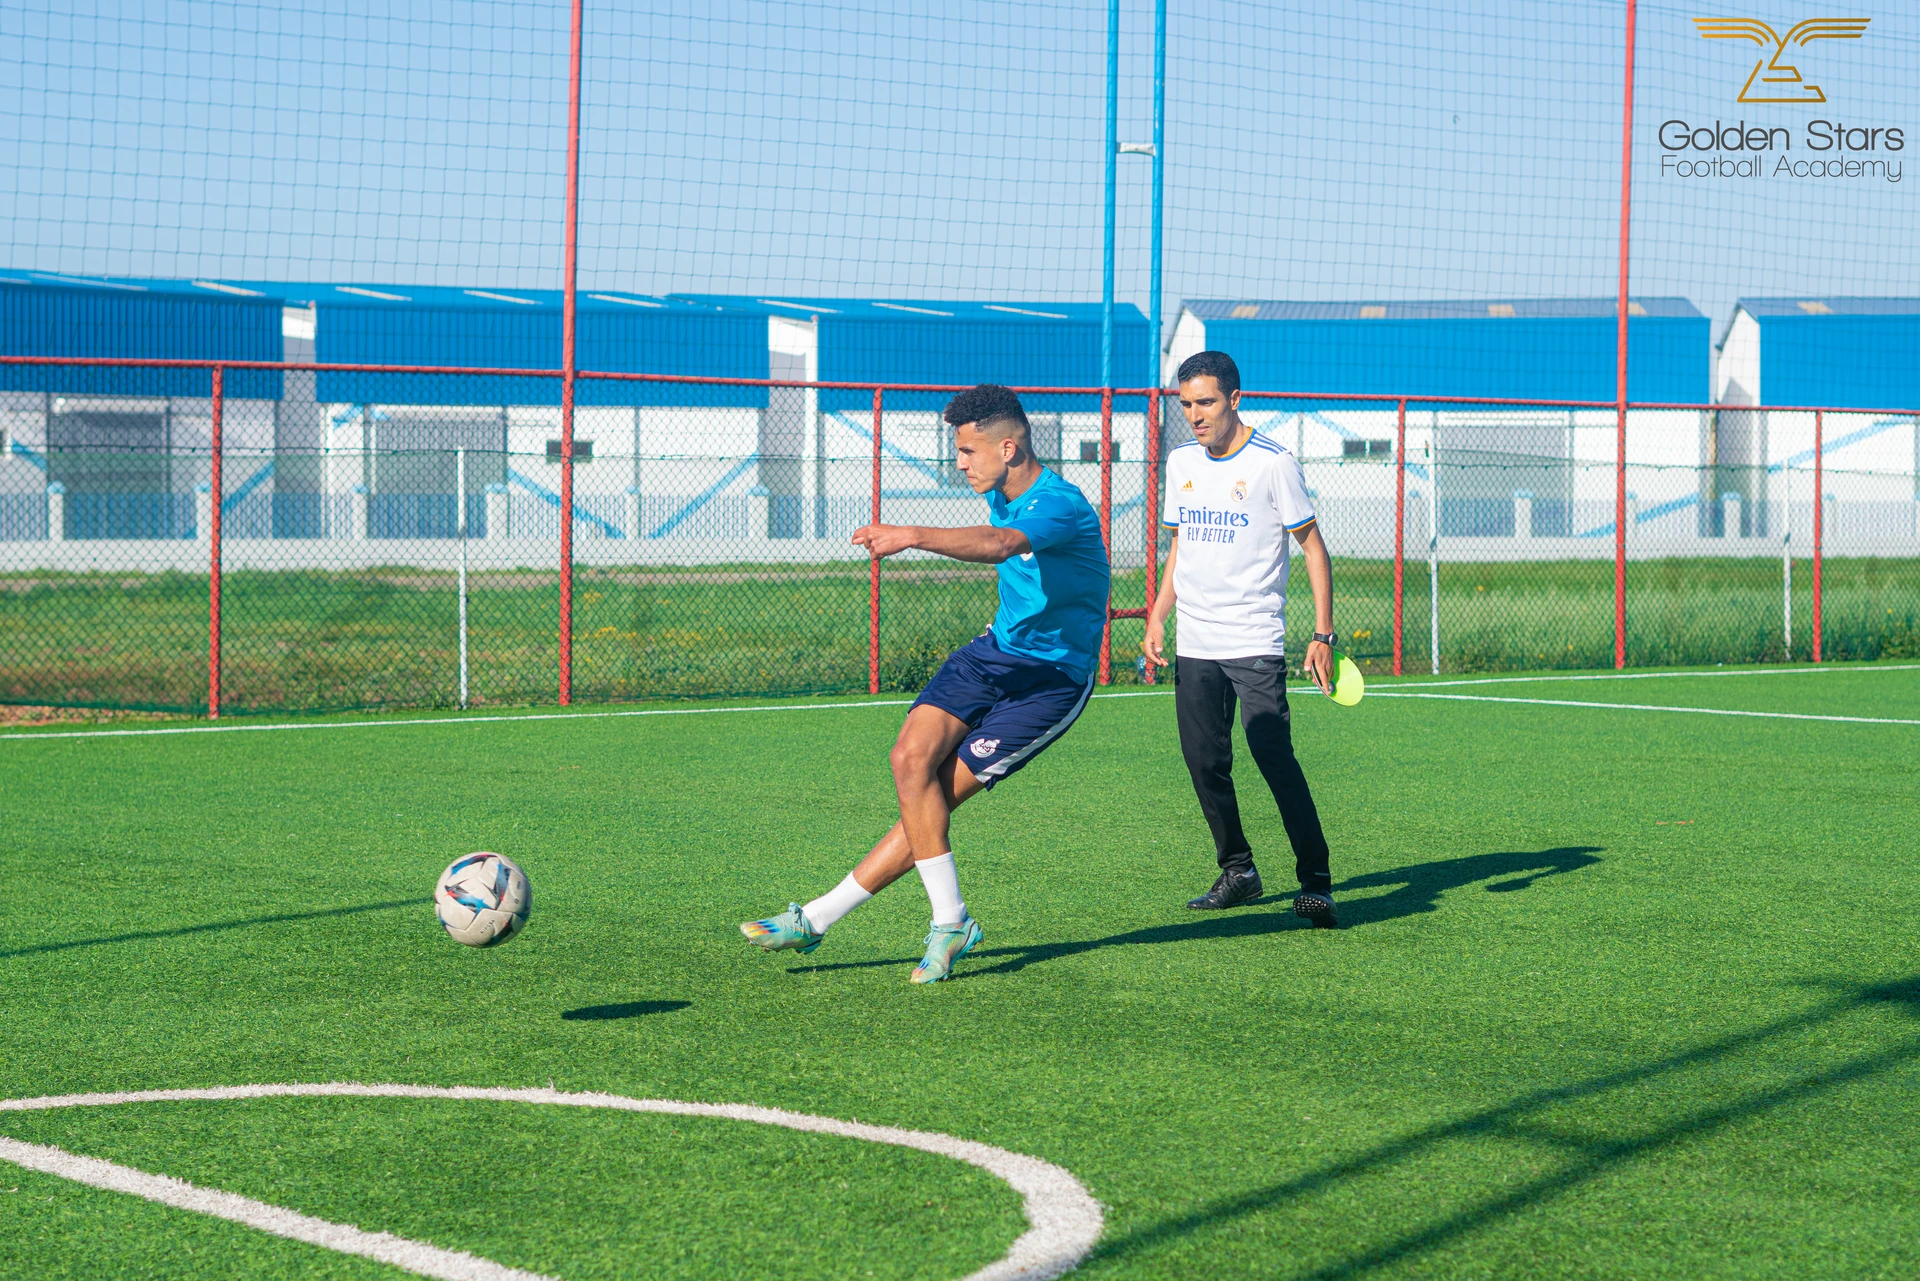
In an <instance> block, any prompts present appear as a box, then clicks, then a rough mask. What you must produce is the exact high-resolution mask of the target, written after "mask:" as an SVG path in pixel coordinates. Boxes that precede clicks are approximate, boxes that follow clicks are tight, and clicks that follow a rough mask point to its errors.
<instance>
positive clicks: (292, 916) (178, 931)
mask: <svg viewBox="0 0 1920 1281" xmlns="http://www.w3.org/2000/svg"><path fill="white" fill-rule="evenodd" d="M428 902H431V900H429V899H413V898H403V899H393V900H391V901H389V902H386V903H360V904H356V905H355V906H353V907H323V908H319V909H316V910H314V911H311V912H279V913H276V914H275V915H272V916H249V917H245V918H242V919H240V920H236V921H208V922H206V923H204V924H201V925H177V926H174V927H173V928H171V929H164V930H129V931H128V932H126V933H125V934H103V935H101V936H99V937H98V938H90V939H67V940H65V941H64V942H60V943H35V944H32V945H31V946H29V947H15V948H8V949H6V950H5V951H0V960H6V959H8V958H10V957H15V956H37V955H39V954H40V953H42V952H67V951H71V950H73V949H74V948H81V947H105V946H106V945H108V944H110V943H147V942H151V941H153V940H155V939H174V938H185V937H187V936H188V935H190V934H218V933H221V932H222V931H225V930H245V929H252V928H253V927H254V926H256V925H284V924H286V923H288V922H290V921H319V920H325V919H327V918H329V917H335V916H358V915H360V914H361V913H363V912H385V911H387V910H388V909H390V908H396V907H417V906H420V905H421V904H423V903H428Z"/></svg>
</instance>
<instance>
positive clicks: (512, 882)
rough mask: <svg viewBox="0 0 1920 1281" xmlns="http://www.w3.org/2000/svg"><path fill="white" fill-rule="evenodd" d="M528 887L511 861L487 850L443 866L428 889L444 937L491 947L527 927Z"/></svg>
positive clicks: (530, 894) (530, 899) (530, 900)
mask: <svg viewBox="0 0 1920 1281" xmlns="http://www.w3.org/2000/svg"><path fill="white" fill-rule="evenodd" d="M532 910H533V887H532V886H530V885H528V884H527V874H526V873H525V872H523V871H521V870H520V865H519V864H518V863H515V862H514V861H513V860H512V859H510V858H507V857H505V856H503V855H500V854H495V853H493V852H492V851H491V850H481V851H480V852H479V853H477V854H468V855H466V856H465V857H463V858H457V859H455V860H454V861H453V862H452V863H450V864H448V866H447V870H446V871H444V872H442V873H440V883H439V884H438V885H436V886H434V887H433V911H434V915H436V916H438V917H439V918H440V924H442V925H444V926H445V927H446V929H447V937H448V938H450V939H452V940H453V941H454V942H456V943H464V944H466V945H467V946H468V947H492V946H493V945H494V944H496V943H504V942H506V941H507V940H508V939H510V938H512V937H513V936H514V935H516V934H518V933H519V932H520V931H521V930H522V929H525V928H526V924H527V914H528V913H529V912H531V911H532Z"/></svg>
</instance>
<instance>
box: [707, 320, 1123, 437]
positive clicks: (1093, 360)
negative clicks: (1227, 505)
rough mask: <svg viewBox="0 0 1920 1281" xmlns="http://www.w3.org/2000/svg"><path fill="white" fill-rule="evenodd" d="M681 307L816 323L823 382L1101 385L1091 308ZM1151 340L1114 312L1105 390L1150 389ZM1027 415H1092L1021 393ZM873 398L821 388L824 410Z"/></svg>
mask: <svg viewBox="0 0 1920 1281" xmlns="http://www.w3.org/2000/svg"><path fill="white" fill-rule="evenodd" d="M677 296H678V297H682V298H685V299H687V300H688V301H690V302H697V303H702V304H706V305H710V306H716V307H722V308H731V307H739V306H748V307H758V308H768V309H771V310H772V311H773V312H774V314H778V315H789V316H792V317H794V318H795V319H801V320H805V319H815V320H817V321H818V329H817V333H816V337H817V341H818V343H819V353H820V360H819V369H820V378H821V379H822V381H825V382H880V383H920V384H928V383H931V384H934V385H938V386H960V387H965V386H970V385H972V384H974V383H987V382H991V383H1001V384H1005V385H1008V386H1015V387H1097V386H1099V385H1100V323H1101V308H1100V304H1098V303H1084V302H1071V303H1056V302H1031V301H1024V300H1014V301H977V300H968V301H962V302H953V301H947V300H944V299H924V298H911V299H909V298H796V297H792V296H790V295H784V294H761V295H745V296H739V297H735V296H729V295H720V294H682V295H677ZM1152 347H1153V344H1152V341H1151V339H1150V338H1149V337H1148V334H1147V321H1146V317H1145V316H1143V315H1141V314H1140V309H1139V308H1138V307H1135V306H1133V305H1132V304H1131V303H1122V304H1119V305H1116V306H1115V308H1114V324H1113V348H1114V352H1113V355H1114V359H1113V370H1114V384H1115V385H1116V386H1120V387H1145V386H1151V385H1152V380H1153V377H1154V375H1153V372H1152V367H1153V359H1152ZM947 399H948V397H947V395H946V394H945V393H942V392H892V393H889V394H888V395H887V397H886V404H887V405H888V406H889V407H892V408H895V409H939V408H941V407H942V406H944V405H945V403H946V401H947ZM1023 399H1024V402H1025V404H1026V406H1027V408H1028V409H1029V410H1032V411H1034V412H1036V413H1047V412H1058V411H1062V410H1096V409H1098V408H1099V404H1098V402H1097V401H1096V400H1095V399H1094V398H1092V397H1090V396H1027V397H1024V398H1023ZM872 403H873V402H872V396H871V395H870V394H869V393H866V392H860V391H823V392H821V393H820V404H821V407H822V408H824V409H847V410H855V409H866V408H868V407H869V406H870V405H871V404H872Z"/></svg>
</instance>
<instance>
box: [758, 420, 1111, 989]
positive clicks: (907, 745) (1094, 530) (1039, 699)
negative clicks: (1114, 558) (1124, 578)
mask: <svg viewBox="0 0 1920 1281" xmlns="http://www.w3.org/2000/svg"><path fill="white" fill-rule="evenodd" d="M944 417H945V418H946V420H947V422H948V423H949V424H951V425H952V427H953V429H954V449H955V452H956V454H957V456H958V461H959V466H960V470H961V472H962V473H963V474H965V476H966V478H967V483H968V484H970V485H972V486H973V491H974V492H975V493H976V494H985V495H986V496H987V521H988V523H987V524H985V525H975V526H972V527H970V528H967V529H928V528H924V527H922V526H917V525H868V526H866V527H864V528H862V529H859V530H856V531H855V532H854V535H853V541H854V542H855V543H857V544H859V545H860V546H862V547H865V548H866V549H867V551H868V553H869V554H870V555H872V556H873V557H874V558H875V559H879V558H880V557H883V556H891V555H893V554H894V553H896V552H903V551H908V550H917V551H927V552H934V553H936V554H938V555H941V556H947V557H950V558H952V559H954V560H965V561H974V562H977V563H981V564H988V565H998V566H999V567H1000V571H999V577H1000V609H999V612H998V613H996V614H995V615H994V618H993V626H992V628H991V629H989V630H988V631H987V632H986V633H985V634H983V635H981V636H978V637H976V638H975V639H974V640H973V641H972V642H971V643H969V644H968V645H966V646H963V647H962V648H960V649H958V650H956V651H954V653H953V654H952V656H950V657H949V658H948V659H947V661H946V663H945V665H943V666H942V667H941V668H940V670H939V671H938V672H937V673H935V674H934V678H933V679H932V680H931V681H929V682H927V687H926V688H925V689H924V690H922V691H921V692H920V697H919V698H917V699H915V700H914V704H913V707H912V709H911V710H910V711H908V713H907V723H906V724H905V725H903V726H902V727H901V729H900V737H899V738H898V739H897V740H895V742H894V745H893V754H892V763H893V782H894V789H895V791H897V792H898V793H899V797H900V821H899V822H898V823H895V824H894V825H893V830H892V831H890V832H888V833H887V834H886V835H885V836H883V837H881V838H880V843H879V844H878V845H875V846H874V847H873V850H872V852H871V853H869V854H868V855H867V856H866V858H864V859H862V860H861V862H860V865H859V866H858V867H856V868H854V869H853V871H852V872H851V873H849V874H848V875H847V877H846V879H845V880H843V881H841V882H840V884H839V885H837V886H836V887H834V888H833V889H832V890H830V891H828V892H827V893H825V894H823V895H821V896H820V897H819V898H817V899H814V900H813V901H812V902H810V903H807V904H806V905H805V906H802V905H800V904H798V903H794V904H791V905H789V906H788V908H787V910H786V911H784V912H782V913H780V914H779V915H778V916H774V917H770V918H768V919H766V920H761V921H747V922H745V923H744V924H742V925H741V926H740V932H741V933H742V934H744V935H746V937H747V940H748V941H749V942H751V943H754V944H756V945H758V946H760V947H763V948H765V949H767V950H768V951H769V952H774V951H780V950H782V949H785V948H798V949H799V950H800V951H801V952H803V953H805V952H811V951H813V949H814V948H816V947H818V946H820V944H821V942H822V941H824V940H825V938H826V934H827V930H828V929H830V928H831V927H832V926H833V924H834V922H836V921H838V920H839V919H840V918H841V917H843V916H845V915H846V914H847V913H848V912H851V911H852V910H853V909H854V908H856V907H858V906H860V904H862V903H864V902H866V901H867V900H868V899H870V898H872V897H873V896H874V895H875V894H877V893H878V892H879V891H880V890H882V889H884V888H885V887H886V886H888V885H891V884H892V883H893V882H894V881H896V880H898V879H899V878H900V877H901V876H904V875H905V874H906V871H907V869H908V868H909V867H911V868H913V869H914V870H915V871H917V872H919V874H920V881H921V883H922V884H923V885H924V886H925V887H926V891H927V898H928V900H929V902H930V903H931V904H932V906H933V924H932V928H931V929H930V930H929V931H928V933H927V952H926V956H925V957H924V958H923V959H922V960H921V962H920V964H919V965H918V966H916V967H914V971H913V977H912V981H913V982H915V983H938V982H939V981H940V980H942V979H944V978H946V977H947V976H948V975H949V974H951V973H952V972H953V964H954V962H955V961H957V960H959V959H960V958H961V957H962V956H965V955H966V954H967V953H968V952H970V951H972V950H973V948H974V946H975V945H976V944H978V943H979V942H980V937H981V929H980V925H979V922H977V921H975V920H974V919H973V918H972V917H971V916H970V915H968V913H967V905H966V903H965V902H963V901H962V900H961V898H960V879H959V875H958V873H957V872H956V870H955V868H954V861H953V849H952V846H951V845H950V844H949V841H948V836H947V828H948V820H949V818H950V817H951V815H952V813H953V810H954V807H955V806H957V805H960V804H961V803H962V802H964V801H966V800H967V799H968V798H970V797H973V796H976V795H978V794H979V793H981V792H984V791H986V790H987V789H988V788H991V787H992V786H993V785H994V784H995V783H997V782H999V781H1000V780H1001V779H1003V778H1005V777H1006V776H1007V775H1009V774H1011V773H1013V772H1014V771H1016V770H1018V769H1021V768H1022V767H1024V766H1025V765H1026V764H1027V763H1028V762H1030V761H1032V760H1033V758H1034V757H1036V756H1038V755H1039V754H1040V753H1041V752H1043V751H1045V750H1046V748H1047V746H1048V745H1049V744H1051V743H1052V742H1053V741H1054V740H1055V739H1057V738H1059V737H1060V735H1062V734H1064V733H1066V731H1067V727H1068V726H1069V725H1072V724H1073V722H1074V720H1075V719H1076V718H1078V717H1079V715H1080V711H1081V709H1082V708H1084V707H1085V706H1086V705H1087V697H1088V695H1090V694H1092V693H1093V678H1094V664H1095V660H1096V658H1097V656H1098V654H1099V652H1100V634H1101V630H1102V628H1103V627H1104V626H1105V623H1106V617H1107V585H1108V576H1109V575H1108V568H1107V548H1106V544H1105V543H1104V542H1103V541H1102V540H1101V538H1100V518H1099V516H1098V515H1096V514H1095V513H1094V510H1093V508H1092V506H1091V505H1089V504H1088V502H1087V500H1086V496H1085V495H1083V494H1082V493H1081V492H1080V490H1079V489H1078V488H1076V487H1075V486H1074V485H1073V484H1072V483H1070V482H1069V481H1067V480H1064V479H1062V478H1061V477H1060V475H1059V474H1058V473H1055V472H1051V471H1048V470H1047V469H1046V468H1044V467H1042V466H1041V465H1040V463H1039V461H1038V460H1037V459H1036V458H1035V457H1034V455H1033V444H1032V439H1031V436H1030V434H1029V432H1028V428H1027V415H1026V411H1025V410H1024V409H1023V408H1022V407H1021V405H1020V398H1019V397H1018V396H1016V395H1014V394H1013V393H1012V392H1010V391H1008V390H1007V389H1006V388H1005V387H997V386H994V385H992V384H985V385H982V386H979V387H974V388H971V389H969V390H967V391H963V392H961V393H960V394H959V395H958V396H955V397H954V398H953V400H952V401H951V402H950V403H949V404H948V405H947V408H946V413H945V415H944Z"/></svg>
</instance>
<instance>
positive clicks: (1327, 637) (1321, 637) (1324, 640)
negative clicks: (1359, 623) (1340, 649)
mask: <svg viewBox="0 0 1920 1281" xmlns="http://www.w3.org/2000/svg"><path fill="white" fill-rule="evenodd" d="M1313 638H1314V639H1315V640H1317V641H1319V642H1320V643H1321V644H1322V645H1325V646H1326V647H1327V648H1328V649H1332V648H1333V643H1334V642H1335V641H1336V640H1339V639H1340V633H1338V632H1315V633H1314V634H1313Z"/></svg>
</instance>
